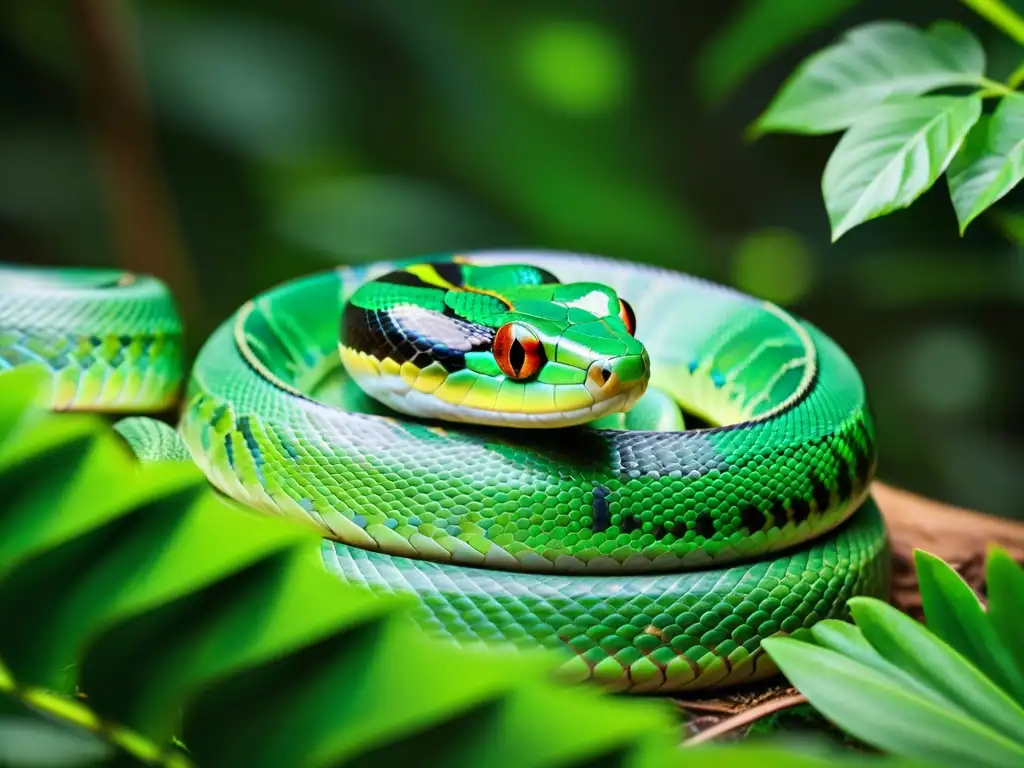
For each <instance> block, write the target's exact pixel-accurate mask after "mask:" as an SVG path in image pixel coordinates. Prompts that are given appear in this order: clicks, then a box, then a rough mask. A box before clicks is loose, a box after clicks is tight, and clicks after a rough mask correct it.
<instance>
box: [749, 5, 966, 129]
mask: <svg viewBox="0 0 1024 768" xmlns="http://www.w3.org/2000/svg"><path fill="white" fill-rule="evenodd" d="M984 72H985V52H984V50H983V49H982V47H981V44H980V43H979V42H978V40H977V39H976V38H975V37H974V36H973V35H972V34H971V33H970V32H968V31H967V30H966V29H964V28H963V27H961V26H959V25H958V24H953V23H951V22H944V21H940V22H937V23H936V24H934V25H932V26H931V27H930V28H929V29H928V30H927V31H923V30H920V29H917V28H916V27H912V26H910V25H909V24H904V23H902V22H896V21H884V22H875V23H871V24H864V25H862V26H859V27H856V28H854V29H852V30H850V31H849V32H847V33H846V34H845V35H844V36H843V37H842V38H840V39H839V41H838V42H836V43H835V44H834V45H831V46H829V47H828V48H825V49H823V50H821V51H819V52H818V53H816V54H814V55H813V56H811V57H810V58H808V59H807V60H806V61H804V63H803V64H801V65H800V66H799V67H798V68H797V70H796V71H795V72H794V73H793V75H792V76H791V77H790V78H789V79H788V80H787V81H786V83H785V84H783V86H782V88H781V89H780V91H779V93H778V95H777V96H776V97H775V99H774V101H773V102H772V103H771V104H770V105H769V107H768V109H767V110H765V112H764V114H762V115H761V117H760V118H758V120H757V122H756V123H755V125H754V133H755V134H763V133H768V132H770V131H776V132H779V131H784V132H791V133H805V134H817V133H831V132H833V131H838V130H841V129H843V128H847V127H849V126H851V125H854V124H855V123H856V122H857V121H859V120H860V118H861V117H862V116H863V115H864V113H865V111H866V110H868V109H870V108H871V107H874V106H877V105H878V104H881V103H883V102H885V101H889V100H892V99H893V98H894V97H898V96H917V95H920V94H923V93H928V92H929V91H933V90H935V89H937V88H945V87H949V86H953V85H965V84H974V83H977V82H978V81H979V79H980V78H981V77H982V76H983V74H984Z"/></svg>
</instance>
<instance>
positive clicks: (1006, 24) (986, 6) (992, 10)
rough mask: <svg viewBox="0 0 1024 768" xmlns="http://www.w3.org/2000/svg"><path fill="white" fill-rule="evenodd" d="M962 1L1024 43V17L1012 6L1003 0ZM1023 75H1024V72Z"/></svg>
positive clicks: (961, 0)
mask: <svg viewBox="0 0 1024 768" xmlns="http://www.w3.org/2000/svg"><path fill="white" fill-rule="evenodd" d="M960 2H962V3H963V4H964V5H966V6H967V7H968V8H970V9H971V10H972V11H974V12H975V13H977V14H978V15H979V16H981V17H982V18H985V19H987V20H988V21H990V22H991V23H992V24H994V25H995V26H997V27H999V29H1001V30H1002V31H1003V32H1005V33H1006V34H1007V35H1009V36H1010V37H1012V38H1013V39H1014V40H1016V41H1017V42H1018V43H1020V44H1021V45H1024V19H1022V18H1021V17H1020V16H1018V15H1017V13H1016V12H1014V10H1013V9H1012V8H1009V7H1008V6H1006V5H1005V4H1004V3H1003V2H1002V0H960ZM1014 74H1017V73H1014ZM1021 76H1022V77H1024V74H1022V75H1021ZM1011 80H1012V78H1011Z"/></svg>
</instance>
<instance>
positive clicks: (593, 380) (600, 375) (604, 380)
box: [586, 353, 650, 402]
mask: <svg viewBox="0 0 1024 768" xmlns="http://www.w3.org/2000/svg"><path fill="white" fill-rule="evenodd" d="M649 376H650V363H649V362H648V359H647V355H646V353H645V354H642V355H622V356H621V357H613V358H606V359H601V360H595V361H594V362H593V363H591V364H590V366H589V367H588V368H587V381H586V384H587V389H588V390H589V391H590V393H591V394H592V395H593V396H594V399H595V400H596V401H598V402H600V401H601V400H607V399H608V398H610V397H614V396H615V395H617V394H619V393H621V392H626V391H628V390H632V389H634V388H636V387H640V388H646V386H647V379H648V377H649Z"/></svg>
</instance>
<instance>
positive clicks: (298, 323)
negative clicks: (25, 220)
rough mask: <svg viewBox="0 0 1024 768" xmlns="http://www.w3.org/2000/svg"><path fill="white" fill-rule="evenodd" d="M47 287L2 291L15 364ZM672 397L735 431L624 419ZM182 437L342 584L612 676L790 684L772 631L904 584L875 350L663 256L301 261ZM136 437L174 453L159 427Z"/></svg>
mask: <svg viewBox="0 0 1024 768" xmlns="http://www.w3.org/2000/svg"><path fill="white" fill-rule="evenodd" d="M0 274H5V273H3V272H0ZM25 290H26V289H25V288H24V287H23V288H21V289H16V290H15V291H8V289H7V284H6V282H5V283H4V287H3V288H0V367H4V366H7V367H10V366H13V365H17V364H20V363H21V362H24V361H23V360H22V358H21V357H18V355H19V354H20V355H22V356H24V351H23V350H21V351H19V352H17V353H16V352H13V351H12V350H20V347H18V344H19V343H20V344H24V342H23V339H24V338H25V333H24V332H23V329H24V328H27V327H35V326H32V321H33V318H32V315H31V304H30V302H24V301H20V300H19V299H18V297H19V296H23V295H24V293H25ZM32 290H41V289H39V288H38V286H36V288H33V289H32ZM61 290H66V286H65V287H63V288H61ZM91 290H92V289H91ZM108 290H109V291H110V292H111V294H112V295H118V292H119V291H122V290H126V289H125V288H124V287H119V286H117V285H116V284H115V285H112V286H109V287H108ZM19 301H20V303H19ZM74 323H79V324H81V323H82V319H81V317H78V316H76V318H75V319H74ZM74 323H71V321H69V324H70V325H69V327H68V328H62V329H59V331H60V332H61V333H73V334H77V335H78V336H83V335H85V336H88V334H89V333H90V332H91V331H90V329H89V328H86V327H80V326H74ZM70 326H74V327H70ZM47 327H48V328H49V326H47ZM168 327H170V326H168ZM176 327H178V328H179V332H180V326H176ZM50 330H53V329H52V328H50ZM339 331H340V332H339ZM140 333H143V334H146V335H148V336H152V330H151V329H142V330H141V331H140ZM122 335H123V334H122ZM12 339H13V340H14V342H12ZM19 339H21V340H22V341H20V342H19V341H18V340H19ZM339 341H340V344H339ZM38 346H39V345H38V344H37V347H38ZM44 346H45V345H44ZM147 349H148V348H147ZM43 352H45V349H44V350H43ZM43 352H38V349H37V354H35V357H36V358H39V359H42V360H43V361H44V362H45V361H46V359H47V357H46V355H45V354H43ZM94 362H95V361H93V363H94ZM120 364H127V358H126V357H125V356H122V359H118V358H117V357H116V355H115V356H112V357H110V358H109V359H108V360H107V361H106V363H105V365H106V366H107V367H111V368H116V367H118V365H120ZM167 365H168V366H169V368H168V370H171V369H173V366H174V365H175V363H174V362H173V361H172V362H169V363H168V364H167ZM51 367H52V368H53V369H54V370H58V368H59V366H57V365H56V364H52V365H51ZM64 367H66V365H65V366H64ZM645 393H646V394H645ZM656 397H661V398H663V400H665V401H669V402H673V403H679V404H681V405H683V406H685V410H686V411H688V412H689V413H691V414H695V415H696V416H699V417H700V418H702V419H703V420H705V421H706V422H707V423H708V424H710V425H711V426H708V427H704V428H698V429H669V430H667V431H666V430H665V429H646V428H639V429H638V428H636V427H635V426H631V425H630V423H629V421H628V418H627V419H626V420H625V421H623V416H622V414H623V412H624V411H627V410H628V409H629V408H630V407H632V406H634V405H637V404H639V405H637V409H639V408H640V405H642V404H644V403H645V402H656V400H655V399H654V398H656ZM156 399H158V400H159V399H160V398H156ZM60 405H61V407H70V408H74V407H77V404H76V402H75V401H74V399H73V398H71V399H68V398H67V397H65V399H64V400H63V401H61V403H60ZM130 405H131V401H130V399H129V400H126V399H125V398H123V397H121V398H113V399H112V402H111V404H110V405H109V408H110V409H112V410H126V409H128V408H129V406H130ZM149 405H151V404H150V403H144V402H140V403H138V407H137V410H140V411H141V410H146V407H148V406H149ZM104 406H105V403H102V402H98V401H95V399H94V401H90V402H88V403H84V407H93V408H102V407H104ZM628 416H629V414H626V417H628ZM616 419H618V421H616ZM587 422H589V423H587ZM178 432H179V434H180V436H181V438H182V439H183V442H184V444H185V445H186V446H187V453H186V452H185V451H181V453H182V455H187V456H190V457H191V459H192V460H193V461H195V463H197V464H198V465H199V466H200V467H201V468H202V470H203V471H204V472H205V473H206V475H207V477H208V478H209V479H210V481H211V482H212V483H213V484H214V485H215V486H216V487H217V488H219V489H220V490H221V491H222V492H224V493H226V494H227V495H229V496H230V497H232V498H234V499H236V500H238V501H239V502H242V503H244V504H246V505H248V506H250V507H253V508H255V509H258V510H263V511H266V512H269V513H272V514H280V515H284V516H288V517H291V518H294V519H297V520H300V521H304V522H306V523H308V524H310V525H313V526H314V527H315V528H316V529H317V530H319V531H320V532H322V533H323V534H324V536H325V539H324V542H323V546H322V553H323V562H324V564H325V566H326V567H327V568H328V569H329V570H331V571H332V572H334V573H336V574H338V576H339V577H340V578H342V579H344V580H345V581H348V582H351V583H355V584H360V585H365V586H367V587H370V588H373V589H377V590H382V591H390V592H398V593H411V594H412V595H414V596H416V597H417V598H418V603H417V607H416V608H415V611H414V614H415V616H416V618H417V620H418V621H419V623H420V624H421V626H423V628H424V629H425V630H426V631H428V632H429V633H431V634H434V635H437V636H441V637H445V638H448V639H450V640H452V641H454V642H458V643H462V644H466V645H472V644H476V643H484V644H488V645H500V646H512V647H526V648H534V647H551V648H555V649H559V650H561V651H562V652H563V653H564V663H563V666H562V667H561V669H560V674H561V675H562V676H563V677H564V678H566V679H571V680H580V681H582V680H595V681H597V682H599V683H602V684H604V685H605V686H607V687H608V688H610V689H613V690H624V691H635V692H643V691H670V690H683V689H687V690H693V689H706V688H714V687H722V686H727V685H733V684H736V683H741V682H747V681H752V680H756V679H758V678H761V677H764V676H766V675H770V674H773V673H774V672H775V668H774V666H773V665H772V664H771V663H770V661H769V660H768V659H767V657H765V656H764V655H763V653H762V652H761V650H760V641H761V640H762V639H763V638H764V637H768V636H770V635H772V634H775V633H777V632H794V631H799V630H801V629H802V628H805V627H807V626H810V625H811V624H813V623H814V622H816V621H818V620H820V619H823V618H827V617H837V616H843V615H845V611H846V602H847V600H848V599H849V598H850V597H852V596H854V595H878V596H884V595H886V594H887V591H888V588H889V580H890V575H889V558H888V544H887V540H886V535H885V529H884V525H883V523H882V520H881V517H880V515H879V514H878V511H877V509H876V508H875V507H874V505H873V503H872V502H871V501H870V499H869V498H868V491H869V486H870V483H871V480H872V478H873V474H874V469H875V444H874V425H873V421H872V418H871V415H870V411H869V408H868V405H867V400H866V396H865V392H864V387H863V384H862V382H861V379H860V376H859V374H858V373H857V371H856V368H855V367H854V365H853V364H852V362H851V361H850V360H849V359H848V357H847V356H846V355H845V354H844V353H843V352H842V351H841V350H840V349H839V348H838V347H837V346H836V344H835V343H834V342H833V341H832V340H831V339H829V338H828V337H827V336H826V335H825V334H823V333H822V332H821V331H819V330H818V329H817V328H815V327H814V326H812V325H811V324H809V323H807V322H804V321H801V320H798V319H796V318H794V317H792V316H791V315H789V314H787V313H786V312H784V311H783V310H781V309H779V308H777V307H774V306H772V305H770V304H767V303H765V302H762V301H759V300H756V299H754V298H751V297H749V296H746V295H743V294H740V293H737V292H735V291H732V290H730V289H726V288H723V287H720V286H716V285H713V284H711V283H707V282H704V281H701V280H697V279H694V278H690V277H687V276H684V275H681V274H679V273H676V272H671V271H667V270H661V269H655V268H651V267H645V266H641V265H636V264H628V263H624V262H617V261H612V260H608V259H602V258H598V257H591V256H583V255H576V254H565V253H554V252H533V251H530V252H520V251H510V252H497V251H495V252H479V253H469V254H463V255H462V256H454V255H448V256H439V257H431V258H430V259H429V260H426V259H424V260H409V261H405V262H401V263H375V264H371V265H367V266H361V267H345V268H339V269H336V270H332V271H328V272H324V273H320V274H316V275H312V276H309V277H304V278H299V279H296V280H293V281H291V282H288V283H285V284H283V285H281V286H278V287H277V288H274V289H272V290H270V291H268V292H267V293H264V294H262V295H260V296H258V297H256V298H255V299H253V300H252V301H250V302H248V303H247V304H246V305H245V306H243V307H242V308H241V309H240V310H239V311H238V312H237V313H236V314H235V315H234V316H232V317H231V318H230V319H228V320H227V321H226V322H225V323H224V324H223V325H222V326H221V327H220V328H219V329H218V330H217V331H216V332H215V333H214V334H213V336H212V337H211V338H210V339H209V340H208V341H207V343H206V344H205V346H204V347H203V348H202V350H201V352H200V354H199V356H198V358H197V360H196V361H195V364H194V367H193V369H192V373H191V377H190V379H189V383H188V387H187V390H186V392H185V398H184V402H183V406H182V415H181V421H180V424H179V425H178ZM122 433H123V434H125V435H126V436H127V437H128V439H129V441H130V442H131V443H133V445H134V446H135V447H136V449H137V450H138V451H139V453H140V455H145V456H146V457H147V458H153V457H154V456H156V455H160V453H161V451H160V450H157V449H155V448H153V444H154V440H157V437H154V436H155V435H163V434H164V433H162V432H160V431H159V430H153V429H146V428H140V427H139V422H137V421H134V420H133V421H131V422H125V423H124V427H123V428H122ZM160 439H163V438H160ZM164 453H166V451H164ZM496 663H497V662H496Z"/></svg>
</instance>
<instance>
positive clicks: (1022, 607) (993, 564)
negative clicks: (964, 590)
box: [986, 546, 1024, 700]
mask: <svg viewBox="0 0 1024 768" xmlns="http://www.w3.org/2000/svg"><path fill="white" fill-rule="evenodd" d="M986 589H987V591H988V598H989V609H988V615H989V618H990V620H991V623H992V627H993V629H994V630H995V633H996V635H998V637H999V639H1000V641H1001V642H1002V644H1003V646H1005V648H1006V649H1007V650H1008V651H1009V653H1010V654H1011V655H1012V656H1013V658H1014V660H1015V662H1016V665H1017V669H1018V670H1019V671H1020V673H1021V674H1024V568H1021V567H1020V566H1019V565H1018V564H1017V563H1016V561H1014V559H1013V558H1012V557H1010V555H1009V554H1008V553H1007V552H1006V550H1004V549H1003V548H1002V547H996V546H993V547H992V548H991V549H990V550H989V554H988V562H987V564H986ZM1018 700H1019V699H1018Z"/></svg>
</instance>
